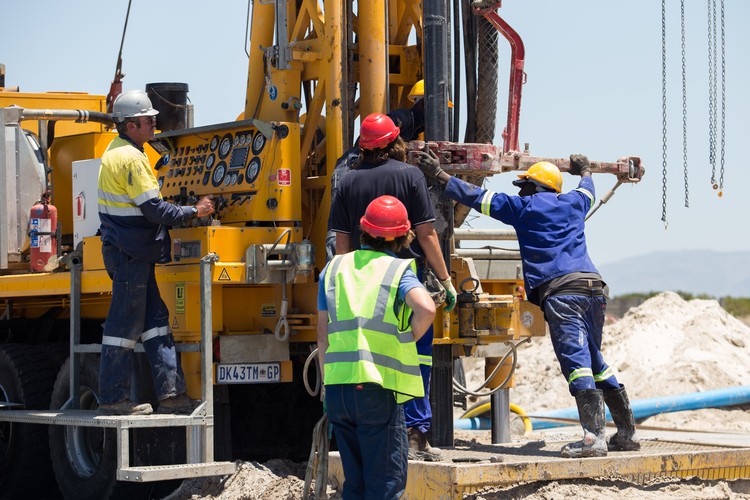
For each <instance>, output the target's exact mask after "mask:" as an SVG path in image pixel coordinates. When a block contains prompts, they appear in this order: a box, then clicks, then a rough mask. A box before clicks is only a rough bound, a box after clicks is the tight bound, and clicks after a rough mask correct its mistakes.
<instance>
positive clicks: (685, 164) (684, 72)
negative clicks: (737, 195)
mask: <svg viewBox="0 0 750 500" xmlns="http://www.w3.org/2000/svg"><path fill="white" fill-rule="evenodd" d="M680 43H681V46H682V164H683V170H684V178H685V208H688V207H689V206H690V191H689V189H688V139H687V64H686V62H685V0H680Z"/></svg>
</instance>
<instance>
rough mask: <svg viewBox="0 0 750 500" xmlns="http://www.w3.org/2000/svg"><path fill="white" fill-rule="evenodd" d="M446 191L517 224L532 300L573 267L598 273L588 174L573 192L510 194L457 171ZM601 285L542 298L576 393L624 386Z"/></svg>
mask: <svg viewBox="0 0 750 500" xmlns="http://www.w3.org/2000/svg"><path fill="white" fill-rule="evenodd" d="M445 194H446V195H447V196H448V197H450V198H452V199H454V200H456V201H458V202H460V203H463V204H464V205H467V206H469V207H471V208H473V209H475V210H477V211H479V212H481V213H483V214H485V215H489V216H490V217H492V218H494V219H496V220H499V221H501V222H503V223H505V224H508V225H510V226H513V227H514V228H515V230H516V234H517V235H518V245H519V249H520V252H521V260H522V264H523V274H524V281H525V284H526V290H527V293H528V297H529V300H530V301H531V302H532V303H535V304H536V305H540V303H539V297H538V294H537V293H536V292H537V289H538V288H539V287H540V286H541V285H544V284H546V283H549V282H550V280H554V279H556V278H561V277H564V276H566V275H569V274H571V273H586V274H595V275H598V271H597V270H596V267H594V264H593V263H592V262H591V259H590V258H589V255H588V251H587V249H586V237H585V235H584V227H585V223H584V222H585V221H584V219H585V217H586V213H587V212H588V210H589V208H590V207H591V205H592V204H593V202H594V194H595V191H594V182H593V180H592V179H591V177H582V178H581V181H580V183H579V184H578V187H577V188H576V189H574V190H573V191H570V192H569V193H563V194H557V193H552V192H543V193H535V194H533V195H531V196H523V197H522V196H510V195H507V194H505V193H493V192H490V191H487V190H485V189H482V188H480V187H477V186H474V185H472V184H469V183H466V182H464V181H462V180H460V179H456V178H454V177H452V178H451V179H450V181H449V182H448V184H447V186H446V189H445ZM600 292H601V286H599V288H596V287H591V288H590V289H589V290H588V291H587V289H586V287H585V286H584V287H578V290H576V291H574V292H571V293H568V292H566V291H565V290H563V291H561V294H556V293H555V292H554V291H553V292H552V293H551V295H550V296H548V297H547V298H546V300H544V303H543V304H541V306H542V308H543V311H544V316H545V319H546V320H547V322H548V324H549V329H550V338H551V340H552V346H553V348H554V350H555V354H556V355H557V360H558V362H559V363H560V369H561V371H562V373H563V375H564V376H565V378H566V379H567V380H568V388H569V390H570V393H571V394H572V395H575V394H576V393H577V392H579V391H580V390H582V389H594V388H599V389H619V387H620V385H619V383H618V382H617V379H616V377H615V375H614V372H613V371H612V370H611V369H610V368H609V366H607V364H606V363H605V362H604V358H603V357H602V353H601V343H602V328H603V326H604V311H605V309H606V306H607V299H606V297H605V296H604V294H603V293H600Z"/></svg>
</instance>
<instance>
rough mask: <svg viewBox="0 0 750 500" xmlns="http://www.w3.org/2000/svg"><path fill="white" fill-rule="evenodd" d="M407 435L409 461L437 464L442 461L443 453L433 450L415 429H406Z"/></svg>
mask: <svg viewBox="0 0 750 500" xmlns="http://www.w3.org/2000/svg"><path fill="white" fill-rule="evenodd" d="M407 433H408V435H409V460H424V461H425V462H439V461H441V460H442V459H443V451H442V450H441V449H440V448H433V447H432V446H430V443H429V441H427V436H425V435H424V434H423V433H421V432H420V431H419V429H417V428H416V427H409V429H407Z"/></svg>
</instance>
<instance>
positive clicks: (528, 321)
mask: <svg viewBox="0 0 750 500" xmlns="http://www.w3.org/2000/svg"><path fill="white" fill-rule="evenodd" d="M521 324H522V325H523V326H525V327H526V328H531V325H533V324H534V315H533V314H531V313H530V312H529V311H525V312H524V313H523V314H521Z"/></svg>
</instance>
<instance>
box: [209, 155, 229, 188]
mask: <svg viewBox="0 0 750 500" xmlns="http://www.w3.org/2000/svg"><path fill="white" fill-rule="evenodd" d="M226 173H227V164H226V163H224V162H223V161H220V162H219V164H218V165H216V168H215V169H214V173H213V175H212V176H211V184H212V185H213V186H214V187H219V186H221V183H222V182H223V181H224V176H225V175H226Z"/></svg>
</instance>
